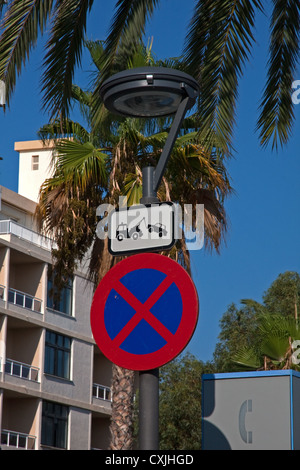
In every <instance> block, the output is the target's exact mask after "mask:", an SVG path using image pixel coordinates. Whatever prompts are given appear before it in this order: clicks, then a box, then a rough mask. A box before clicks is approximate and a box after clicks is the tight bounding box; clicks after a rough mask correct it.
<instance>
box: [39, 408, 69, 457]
mask: <svg viewBox="0 0 300 470" xmlns="http://www.w3.org/2000/svg"><path fill="white" fill-rule="evenodd" d="M68 414H69V409H68V407H67V406H63V405H60V404H58V403H52V402H48V401H44V402H43V414H42V438H41V444H42V445H46V446H51V447H58V448H60V449H66V448H67V436H68Z"/></svg>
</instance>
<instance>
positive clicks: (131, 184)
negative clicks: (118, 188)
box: [122, 170, 143, 206]
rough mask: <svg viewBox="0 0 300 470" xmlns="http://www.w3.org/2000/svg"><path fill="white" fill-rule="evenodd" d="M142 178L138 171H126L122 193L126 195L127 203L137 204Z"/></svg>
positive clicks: (140, 195)
mask: <svg viewBox="0 0 300 470" xmlns="http://www.w3.org/2000/svg"><path fill="white" fill-rule="evenodd" d="M142 192H143V191H142V179H141V177H140V171H138V170H137V171H136V172H135V173H128V174H127V175H126V177H125V179H124V189H123V191H122V194H123V195H124V196H126V197H127V205H128V206H132V205H133V204H139V203H140V200H141V197H142Z"/></svg>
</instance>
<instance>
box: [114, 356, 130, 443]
mask: <svg viewBox="0 0 300 470" xmlns="http://www.w3.org/2000/svg"><path fill="white" fill-rule="evenodd" d="M133 397H134V371H132V370H127V369H123V368H122V367H119V366H117V365H115V364H113V375H112V416H111V424H110V434H111V443H110V447H109V450H131V449H132V446H133Z"/></svg>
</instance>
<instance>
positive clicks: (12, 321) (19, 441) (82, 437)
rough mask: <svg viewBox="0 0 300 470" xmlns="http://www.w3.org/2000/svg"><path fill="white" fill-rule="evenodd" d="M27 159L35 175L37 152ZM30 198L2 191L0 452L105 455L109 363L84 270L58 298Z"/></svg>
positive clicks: (0, 188) (46, 247) (29, 153)
mask: <svg viewBox="0 0 300 470" xmlns="http://www.w3.org/2000/svg"><path fill="white" fill-rule="evenodd" d="M37 145H38V144H36V147H37ZM29 147H32V145H31V146H30V145H29ZM25 154H26V155H27V157H26V158H28V163H30V166H31V168H32V169H31V171H32V172H35V171H38V169H37V168H36V167H34V166H32V164H33V163H38V164H39V165H40V164H41V161H40V158H41V156H40V154H39V153H38V149H37V148H34V149H32V148H30V150H28V149H27V150H26V151H25ZM26 155H25V156H26ZM32 156H35V157H37V156H39V158H38V159H37V158H35V159H32ZM48 157H49V155H48ZM24 158H25V157H24ZM24 174H25V173H24ZM23 176H24V175H23ZM26 178H27V182H28V181H29V179H28V178H29V177H28V175H27V176H26ZM20 179H22V175H20ZM32 181H33V180H32ZM23 186H24V185H23ZM29 186H30V185H29ZM32 194H33V196H32V199H31V198H28V197H25V196H24V195H21V194H18V193H15V192H13V191H11V190H9V189H7V188H5V187H3V186H0V196H1V199H0V200H1V206H0V430H1V443H0V447H1V449H2V450H4V449H16V448H18V449H35V450H43V449H67V450H81V449H82V450H89V449H107V447H108V443H109V422H110V415H111V392H110V385H111V363H110V362H109V361H108V360H107V359H106V358H105V357H104V356H103V354H102V353H101V352H100V350H99V348H98V346H97V345H96V344H95V342H94V340H93V337H92V333H91V329H90V305H91V301H92V296H93V288H92V285H91V284H90V283H89V282H88V281H87V279H86V274H85V269H84V266H83V267H82V268H80V269H79V270H78V271H76V273H75V274H74V277H73V279H70V282H69V284H68V285H67V287H66V288H64V289H63V291H62V292H61V293H60V296H59V297H58V296H57V295H56V293H55V289H53V282H52V281H53V272H52V265H51V246H52V241H51V240H50V239H47V238H46V237H44V236H42V235H41V234H39V233H38V232H37V230H36V228H35V221H34V211H35V207H36V201H35V200H34V197H35V196H34V194H36V192H34V193H32Z"/></svg>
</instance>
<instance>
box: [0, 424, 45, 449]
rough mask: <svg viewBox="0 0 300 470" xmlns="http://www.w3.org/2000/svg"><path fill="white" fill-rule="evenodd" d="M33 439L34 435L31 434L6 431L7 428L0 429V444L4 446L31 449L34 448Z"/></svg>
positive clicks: (34, 439)
mask: <svg viewBox="0 0 300 470" xmlns="http://www.w3.org/2000/svg"><path fill="white" fill-rule="evenodd" d="M35 441H36V436H31V435H30V434H24V433H20V432H15V431H8V430H7V429H2V431H1V444H2V445H5V446H10V447H16V448H17V449H26V450H33V449H35Z"/></svg>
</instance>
